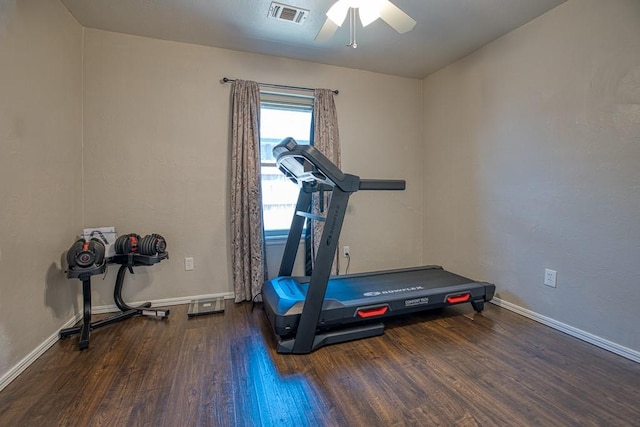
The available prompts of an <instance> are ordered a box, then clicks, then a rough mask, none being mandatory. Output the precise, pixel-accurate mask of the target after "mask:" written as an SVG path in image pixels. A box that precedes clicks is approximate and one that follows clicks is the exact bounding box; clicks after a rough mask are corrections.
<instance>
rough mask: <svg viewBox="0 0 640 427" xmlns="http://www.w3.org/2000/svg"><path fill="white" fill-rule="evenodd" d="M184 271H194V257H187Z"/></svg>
mask: <svg viewBox="0 0 640 427" xmlns="http://www.w3.org/2000/svg"><path fill="white" fill-rule="evenodd" d="M184 270H185V271H191V270H193V257H187V258H185V259H184Z"/></svg>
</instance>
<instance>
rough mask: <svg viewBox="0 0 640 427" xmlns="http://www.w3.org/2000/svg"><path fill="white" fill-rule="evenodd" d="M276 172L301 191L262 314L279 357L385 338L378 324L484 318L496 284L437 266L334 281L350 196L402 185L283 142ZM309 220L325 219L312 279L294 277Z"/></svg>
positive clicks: (267, 286) (292, 142) (307, 147)
mask: <svg viewBox="0 0 640 427" xmlns="http://www.w3.org/2000/svg"><path fill="white" fill-rule="evenodd" d="M273 153H274V157H275V158H276V163H277V165H278V168H279V169H280V170H281V171H282V172H283V173H284V174H285V175H286V176H287V177H289V178H290V179H291V180H292V181H293V182H295V183H296V184H298V186H299V187H300V192H299V195H298V202H297V204H296V208H295V214H294V215H293V220H292V222H291V228H290V229H289V235H288V237H287V242H286V245H285V249H284V254H283V256H282V261H281V264H280V271H279V273H278V277H276V278H274V279H271V280H269V281H267V282H265V283H264V285H263V288H262V298H263V303H264V309H265V313H266V315H267V318H268V319H269V322H270V324H271V326H272V329H273V331H274V333H275V335H276V337H277V341H278V344H277V351H278V353H295V354H306V353H311V352H312V351H314V350H316V349H318V348H320V347H323V346H325V345H329V344H337V343H341V342H345V341H350V340H355V339H360V338H367V337H372V336H377V335H382V334H383V333H384V324H383V323H381V322H380V320H382V319H384V318H387V317H390V316H397V315H402V314H407V313H414V312H417V311H422V310H431V309H436V308H441V307H446V306H450V305H455V304H461V303H466V302H469V303H471V305H472V307H473V308H474V310H476V311H477V312H481V311H482V310H483V309H484V303H485V302H486V301H490V300H491V299H492V298H493V294H494V292H495V285H493V284H491V283H485V282H476V281H473V280H471V279H468V278H466V277H463V276H459V275H457V274H453V273H450V272H448V271H446V270H444V269H443V268H442V267H440V266H433V265H431V266H422V267H415V268H403V269H396V270H385V271H376V272H368V273H359V274H348V275H342V276H331V266H332V264H333V259H334V257H335V253H336V249H337V245H338V237H339V236H340V231H341V229H342V223H343V220H344V216H345V213H346V210H347V204H348V202H349V197H350V196H351V194H353V193H355V192H356V191H362V190H404V189H405V185H406V183H405V181H404V180H379V179H360V177H358V176H356V175H351V174H346V173H343V172H342V171H341V170H340V169H339V168H338V167H337V166H336V165H334V164H333V163H332V162H331V161H330V160H329V159H327V158H326V157H325V156H324V155H323V154H322V153H321V152H319V151H318V150H316V149H315V148H314V147H313V146H311V145H299V144H297V143H296V141H295V140H294V139H293V138H286V139H284V140H283V141H282V142H280V143H279V144H278V145H277V146H275V147H274V148H273ZM324 191H331V192H332V195H331V201H330V203H329V206H328V208H327V209H325V211H326V216H325V217H319V216H317V215H314V214H312V213H311V212H310V210H311V195H312V194H313V193H316V192H324ZM307 218H311V219H314V220H322V221H325V224H324V230H323V233H322V238H321V244H320V247H319V248H318V251H317V254H316V259H315V266H314V269H313V272H312V274H311V276H302V277H291V273H292V271H293V265H294V262H295V259H296V254H297V252H298V246H299V243H300V238H301V235H302V232H303V228H304V223H305V220H306V219H307Z"/></svg>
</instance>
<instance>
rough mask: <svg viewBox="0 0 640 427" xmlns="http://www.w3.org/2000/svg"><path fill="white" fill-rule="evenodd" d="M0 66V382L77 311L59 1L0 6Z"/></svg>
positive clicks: (78, 165)
mask: <svg viewBox="0 0 640 427" xmlns="http://www.w3.org/2000/svg"><path fill="white" fill-rule="evenodd" d="M0 64H1V65H0V147H1V151H0V153H1V155H0V378H2V377H3V376H4V374H5V373H6V372H7V371H8V370H9V369H10V368H11V367H13V366H14V365H16V364H17V363H18V362H19V361H20V360H21V359H23V358H24V357H25V356H26V355H27V354H28V353H30V352H31V351H32V350H34V349H35V348H36V347H37V346H38V345H40V344H41V343H42V342H43V341H45V340H46V339H47V338H49V337H50V336H51V335H53V334H54V333H55V332H56V331H57V329H59V328H60V327H61V326H62V325H63V324H64V323H65V322H66V321H68V320H69V319H70V318H72V317H73V315H74V314H75V313H77V312H78V310H79V307H78V298H77V296H78V293H79V290H80V285H79V282H78V281H77V280H76V281H73V282H72V281H69V280H67V279H66V278H65V276H64V273H63V272H62V270H61V256H62V254H63V252H64V251H65V250H66V249H67V248H68V247H69V246H70V245H71V244H72V243H73V241H74V238H75V236H76V235H77V233H79V232H80V230H81V226H82V191H81V190H82V188H81V185H82V134H81V132H82V122H81V121H82V104H81V102H82V27H81V26H80V25H79V24H78V23H77V22H76V21H75V19H74V18H73V17H72V16H71V14H69V12H68V11H67V10H66V9H65V8H64V6H62V4H60V3H59V2H57V1H54V2H52V1H48V0H31V1H23V0H20V1H18V0H6V1H2V2H0ZM74 282H75V283H74Z"/></svg>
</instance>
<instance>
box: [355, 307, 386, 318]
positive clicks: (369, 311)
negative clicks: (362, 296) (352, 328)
mask: <svg viewBox="0 0 640 427" xmlns="http://www.w3.org/2000/svg"><path fill="white" fill-rule="evenodd" d="M388 309H389V307H387V306H386V305H385V306H382V307H376V308H365V309H361V310H358V317H362V318H363V319H366V318H367V317H376V316H382V315H383V314H385V313H386V312H387V310H388Z"/></svg>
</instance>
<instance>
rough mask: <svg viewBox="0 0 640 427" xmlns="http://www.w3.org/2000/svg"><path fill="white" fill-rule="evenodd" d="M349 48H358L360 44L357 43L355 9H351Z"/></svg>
mask: <svg viewBox="0 0 640 427" xmlns="http://www.w3.org/2000/svg"><path fill="white" fill-rule="evenodd" d="M347 46H349V47H352V48H354V49H355V48H357V47H358V43H356V10H355V9H354V8H353V7H350V8H349V44H348V45H347Z"/></svg>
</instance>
